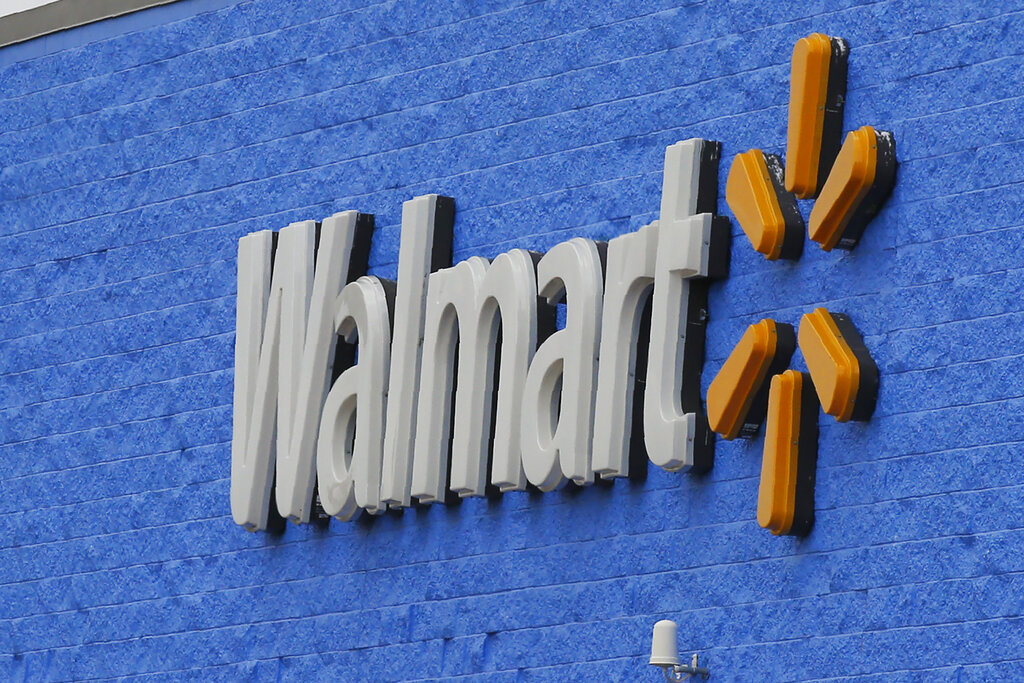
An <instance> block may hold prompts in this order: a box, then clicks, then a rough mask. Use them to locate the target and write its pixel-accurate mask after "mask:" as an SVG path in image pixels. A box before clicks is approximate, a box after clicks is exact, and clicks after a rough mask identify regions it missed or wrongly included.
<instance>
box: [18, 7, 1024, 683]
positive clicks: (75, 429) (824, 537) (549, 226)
mask: <svg viewBox="0 0 1024 683" xmlns="http://www.w3.org/2000/svg"><path fill="white" fill-rule="evenodd" d="M812 31H823V32H826V33H830V34H833V35H840V36H843V37H845V38H846V39H847V40H848V41H849V43H850V46H851V48H852V53H851V59H850V78H849V92H848V103H847V109H846V120H845V128H846V129H847V130H849V129H853V128H856V127H859V126H861V125H865V124H871V125H875V126H878V127H880V128H884V129H888V130H892V131H893V132H894V133H895V135H896V139H897V152H898V157H899V161H900V167H899V174H898V184H897V187H896V190H895V192H894V194H893V196H892V198H891V200H890V201H889V203H888V205H887V206H886V208H885V209H884V210H883V212H882V213H881V214H880V216H879V217H878V218H877V219H876V221H875V222H874V223H873V224H872V225H871V226H870V227H869V229H868V231H867V233H866V234H865V237H864V240H863V242H862V243H861V245H860V246H859V247H858V248H857V250H856V251H855V252H853V253H850V254H840V253H835V254H826V253H824V252H821V251H820V250H818V249H816V248H814V246H813V245H812V244H808V245H807V248H806V250H805V253H804V256H803V258H802V259H801V260H800V261H799V262H797V263H791V264H770V263H768V262H766V261H764V260H763V259H762V258H761V257H760V256H759V255H758V254H756V253H755V252H754V251H753V250H752V249H751V248H750V247H749V245H748V244H747V242H746V241H745V238H743V236H742V233H741V232H740V231H739V229H738V226H736V225H734V226H733V230H734V233H735V239H734V241H733V247H732V254H731V257H732V271H731V273H732V274H731V277H730V278H729V279H728V280H726V281H724V282H722V283H720V284H716V285H715V286H713V287H712V290H711V295H710V299H711V323H710V325H709V328H708V347H707V365H706V367H705V372H704V376H703V382H704V385H705V387H706V386H707V384H708V383H709V382H710V380H711V377H713V375H714V372H715V371H716V370H717V369H718V367H719V366H720V365H721V363H722V362H723V360H724V359H725V357H726V356H727V355H728V352H729V350H730V349H731V347H732V344H733V342H734V341H735V340H736V339H737V338H738V337H739V335H740V334H741V333H742V331H743V329H744V328H745V326H747V325H749V324H750V323H752V322H755V321H756V320H758V319H760V318H762V317H765V316H769V315H770V316H773V317H776V318H777V319H778V320H781V321H785V322H790V323H794V322H796V321H797V320H799V317H800V315H802V314H803V313H804V312H806V311H808V310H809V309H810V308H812V307H815V306H818V305H825V306H828V307H829V308H831V309H833V310H840V311H844V312H847V313H848V314H850V315H851V317H852V318H853V320H854V321H855V323H856V324H857V326H858V327H859V328H860V330H861V332H862V333H863V334H864V337H865V340H866V342H867V344H868V347H869V348H870V350H871V352H872V354H873V355H874V357H875V359H876V361H877V363H878V365H879V368H880V369H881V372H882V386H881V391H880V394H879V401H878V409H877V411H876V413H875V416H874V418H873V419H872V420H871V422H870V423H868V424H837V423H835V422H834V421H832V419H831V418H828V417H826V416H824V415H821V416H820V417H819V423H820V431H821V436H820V443H819V448H820V458H819V466H818V485H817V496H816V508H817V525H816V527H815V529H814V531H813V532H812V534H811V535H810V536H809V537H808V538H806V539H804V540H795V539H790V538H775V537H772V536H771V535H770V534H768V533H766V532H764V531H763V530H761V529H760V528H759V527H758V526H757V523H756V521H755V509H756V498H757V486H758V477H759V471H760V442H759V440H755V441H753V442H749V443H744V442H735V443H725V442H720V443H719V444H718V448H717V456H716V462H715V467H714V469H713V470H712V472H711V473H710V474H709V475H707V476H704V477H697V478H695V477H689V476H686V475H681V474H670V473H666V472H663V471H660V470H657V469H656V468H654V467H652V468H651V469H650V473H649V476H648V478H647V480H646V481H645V482H643V483H629V482H623V481H619V482H616V483H615V484H614V486H611V487H598V488H589V489H586V490H582V491H581V490H576V489H565V490H561V491H557V492H553V493H550V494H544V495H540V494H526V493H513V494H508V495H506V496H505V497H504V498H502V499H500V500H493V501H488V500H466V501H464V502H463V503H462V504H461V505H459V506H456V507H451V508H442V507H436V506H435V507H433V508H430V509H416V510H410V511H407V512H405V513H404V514H402V515H386V516H384V517H381V518H377V519H361V520H359V521H356V522H354V523H350V524H341V523H337V522H332V524H331V525H330V526H329V527H328V528H326V529H324V528H315V527H301V528H300V527H294V526H290V527H289V528H288V529H287V530H286V532H285V533H284V534H283V535H280V536H275V535H269V534H249V533H246V532H245V531H243V530H242V529H241V528H239V527H237V526H235V525H234V524H233V523H232V521H231V517H230V514H229V511H228V485H229V482H228V474H229V469H230V447H229V441H230V436H231V434H230V432H231V405H230V403H231V392H232V388H231V387H232V363H233V355H232V354H233V351H232V349H233V342H234V304H235V300H234V292H235V282H234V278H235V248H236V242H237V239H238V237H240V236H241V235H243V234H246V233H248V232H251V231H253V230H258V229H267V228H273V229H276V228H280V227H283V226H284V225H286V224H288V223H289V222H291V221H294V220H299V219H319V218H322V217H324V216H327V215H329V214H331V213H333V212H335V211H339V210H345V209H358V210H360V211H364V212H370V213H374V214H376V216H377V232H376V234H375V235H374V243H373V249H372V254H371V261H372V263H371V266H372V271H373V272H374V273H376V274H379V275H383V276H388V277H394V275H395V271H396V260H397V254H398V243H397V239H398V225H397V223H398V220H399V216H400V210H401V203H402V201H404V200H406V199H409V198H411V197H413V196H415V195H417V194H422V193H427V192H438V193H442V194H448V195H451V196H453V197H455V199H456V203H457V215H456V224H455V231H456V236H455V245H454V248H455V257H456V258H457V259H463V258H466V257H468V256H471V255H476V254H479V255H483V256H488V257H492V256H495V255H497V254H498V253H501V252H502V251H505V250H507V249H509V248H512V247H526V248H532V249H537V250H545V249H547V248H549V247H551V246H552V245H554V244H556V243H558V242H560V241H563V240H565V239H568V238H570V237H575V236H587V237H592V238H595V239H607V238H610V237H614V236H615V235H618V234H621V233H623V232H625V231H628V230H633V229H636V228H637V227H639V226H641V225H643V224H645V223H647V222H649V221H650V220H652V219H653V218H655V217H656V214H657V209H658V203H659V197H660V182H661V176H660V173H661V163H662V156H663V153H664V148H665V146H666V145H669V144H671V143H673V142H675V141H676V140H680V139H685V138H689V137H694V136H700V137H705V138H711V139H716V140H720V141H722V144H723V155H724V157H725V159H726V161H725V162H724V163H723V169H722V173H721V176H720V186H721V187H722V189H723V191H724V180H725V169H726V168H727V163H728V159H730V158H731V157H732V155H734V154H736V153H737V152H740V151H743V150H745V149H748V148H750V147H761V148H763V149H765V150H767V151H771V152H774V153H784V151H785V150H784V148H785V133H786V120H785V119H786V104H787V99H788V76H789V73H788V60H789V54H790V51H791V49H792V45H793V43H794V41H795V40H797V39H798V38H800V37H802V36H803V35H806V34H807V33H809V32H812ZM1021 36H1024V2H1011V1H1005V2H998V3H995V2H990V3H960V4H959V6H958V5H957V4H955V3H932V2H926V1H924V0H921V1H919V2H904V1H902V0H881V1H878V2H859V1H857V0H847V1H845V2H827V3H826V2H787V3H772V2H763V0H740V1H737V2H724V1H720V0H709V1H706V2H699V1H698V2H670V1H668V0H650V1H646V0H645V1H642V2H629V3H626V2H614V3H608V2H586V3H579V2H570V1H564V2H525V1H516V0H508V1H507V2H505V1H499V0H491V1H489V2H470V1H469V0H464V1H461V2H433V1H432V2H429V3H418V2H417V3H413V2H408V3H405V2H403V3H396V2H385V3H377V2H372V0H350V1H347V2H326V1H323V2H321V1H317V2H313V1H307V0H302V1H300V0H290V1H284V0H247V1H245V2H239V3H232V2H230V1H228V0H184V1H183V2H180V3H176V4H174V5H170V6H167V7H165V8H160V9H157V10H151V11H148V12H143V13H140V14H137V15H133V16H130V17H124V18H121V19H116V20H112V21H107V22H103V23H101V24H97V25H93V26H89V27H85V28H82V29H76V30H73V31H69V32H66V33H63V34H59V35H56V36H51V37H49V38H47V39H45V41H36V42H35V43H29V44H26V45H21V46H15V47H11V48H6V49H4V50H2V51H0V124H2V125H0V169H2V170H0V374H2V380H0V679H3V680H12V681H21V680H29V681H43V680H45V681H69V680H81V679H88V680H106V679H122V678H129V679H132V680H152V681H178V680H180V681H185V680H197V679H199V680H207V681H215V680H225V681H237V680H253V681H277V680H332V681H338V680H340V681H368V682H369V681H373V682H376V681H389V680H399V679H402V680H416V681H425V680H450V679H454V680H458V681H463V682H465V683H469V682H470V681H488V682H491V681H496V682H499V683H505V682H508V683H527V682H534V681H570V680H597V681H634V680H657V679H659V677H660V674H658V672H656V671H654V670H652V669H650V668H649V667H647V665H646V663H645V662H646V652H647V648H648V646H649V637H650V629H651V626H652V625H653V623H654V622H655V621H656V620H658V619H661V618H671V619H674V620H676V621H678V622H679V624H680V641H681V646H682V647H683V648H684V649H687V650H699V651H700V652H701V653H702V655H703V657H704V658H706V660H707V661H708V663H709V665H710V666H711V667H712V670H713V672H714V676H715V680H733V681H783V680H822V681H825V680H827V681H857V682H859V683H867V682H869V681H870V682H879V683H880V682H882V681H885V682H886V683H893V682H898V683H903V682H907V683H909V682H917V681H935V680H955V681H961V682H964V683H966V682H968V681H1019V680H1024V618H1022V612H1024V466H1022V463H1024V418H1022V417H1021V415H1022V414H1024V390H1022V389H1021V386H1022V379H1024V369H1022V368H1024V364H1022V363H1021V360H1022V358H1024V336H1022V335H1021V333H1020V330H1021V329H1022V327H1024V299H1022V297H1021V292H1022V291H1024V255H1022V248H1024V230H1022V227H1024V203H1022V202H1021V192H1022V187H1024V123H1022V121H1024V116H1022V114H1024V98H1022V96H1021V92H1020V75H1021V73H1022V72H1024V38H1022V37H1021ZM801 206H802V209H803V210H804V213H805V215H807V212H809V210H810V206H811V205H810V203H809V202H803V203H802V204H801ZM719 209H720V211H721V212H722V213H723V214H727V213H728V212H727V210H726V208H725V204H724V201H721V202H720V203H719ZM795 364H796V365H797V366H800V365H802V361H801V360H800V358H799V355H798V356H797V358H796V360H795Z"/></svg>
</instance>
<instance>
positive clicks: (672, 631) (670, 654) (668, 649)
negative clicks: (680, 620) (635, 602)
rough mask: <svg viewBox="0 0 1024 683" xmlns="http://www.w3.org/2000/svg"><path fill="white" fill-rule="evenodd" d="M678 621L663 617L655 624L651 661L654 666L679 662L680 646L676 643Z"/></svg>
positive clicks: (672, 664)
mask: <svg viewBox="0 0 1024 683" xmlns="http://www.w3.org/2000/svg"><path fill="white" fill-rule="evenodd" d="M677 629H678V627H677V626H676V622H674V621H670V620H668V619H662V620H661V621H659V622H658V623H656V624H655V625H654V635H653V636H652V638H651V661H650V663H651V664H652V665H654V666H675V665H676V664H679V648H678V647H677V645H676V631H677Z"/></svg>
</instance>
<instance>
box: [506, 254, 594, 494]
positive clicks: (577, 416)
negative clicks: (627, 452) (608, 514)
mask: <svg viewBox="0 0 1024 683" xmlns="http://www.w3.org/2000/svg"><path fill="white" fill-rule="evenodd" d="M601 270H602V269H601V257H600V255H599V253H598V249H597V245H596V244H594V242H592V241H590V240H586V239H582V238H576V239H573V240H569V241H568V242H563V243H561V244H559V245H556V246H555V247H554V248H553V249H551V251H549V252H548V253H547V254H545V255H544V257H543V258H542V259H541V260H540V263H539V264H538V265H537V289H538V292H539V293H540V295H541V296H543V297H546V298H547V299H548V301H549V302H551V303H556V302H557V301H559V300H560V299H561V298H562V296H563V295H564V297H565V302H566V321H565V329H562V330H559V331H558V332H555V333H554V334H553V335H551V336H550V337H548V338H547V339H546V340H545V341H544V343H543V344H541V346H540V348H539V349H537V353H536V355H534V357H533V362H532V363H531V364H530V371H529V373H528V374H527V376H526V387H525V388H524V392H523V413H522V423H521V431H520V437H521V438H522V448H523V469H524V470H525V472H526V476H527V478H528V479H529V481H530V483H532V484H534V485H536V486H537V487H538V488H540V489H541V490H544V491H550V490H552V489H554V488H555V487H557V486H558V485H559V483H561V481H562V476H563V474H564V475H565V476H566V477H569V478H571V479H572V480H573V481H575V482H576V483H578V484H587V483H590V482H592V481H593V478H594V475H593V472H592V470H591V468H590V436H591V432H592V431H593V420H594V387H595V385H596V383H597V350H598V335H599V333H600V328H601V294H602V292H601V288H602V273H601Z"/></svg>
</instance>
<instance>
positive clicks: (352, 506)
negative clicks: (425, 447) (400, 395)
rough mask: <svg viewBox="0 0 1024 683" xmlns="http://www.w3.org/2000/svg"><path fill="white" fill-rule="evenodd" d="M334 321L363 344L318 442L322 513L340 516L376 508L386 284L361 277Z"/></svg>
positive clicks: (340, 302) (335, 390)
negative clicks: (363, 509)
mask: <svg viewBox="0 0 1024 683" xmlns="http://www.w3.org/2000/svg"><path fill="white" fill-rule="evenodd" d="M335 310H336V313H335V317H334V324H335V328H336V329H337V333H338V334H340V335H341V336H343V337H344V338H345V340H346V341H347V342H348V343H350V344H353V343H356V341H357V340H358V343H359V362H358V363H357V364H356V365H354V366H353V367H350V368H348V369H347V370H345V372H343V373H342V374H341V376H340V377H339V378H338V379H337V381H336V382H335V383H334V386H332V387H331V390H330V392H329V393H328V394H327V402H326V403H325V404H324V409H323V419H322V420H321V422H320V430H319V441H318V443H317V461H316V462H317V475H318V477H319V484H318V488H319V492H320V502H321V504H322V505H323V507H324V511H325V512H326V513H327V514H329V515H331V516H333V517H337V518H338V519H341V520H347V519H351V518H352V516H353V515H354V514H355V513H356V511H357V510H358V509H359V508H365V509H367V510H369V511H370V512H377V511H379V510H380V509H381V508H382V505H381V503H380V468H381V457H382V453H383V448H384V415H385V410H386V404H387V386H388V367H389V364H390V356H391V332H390V329H389V324H388V304H387V296H386V294H385V288H384V286H383V285H382V283H381V281H380V280H378V279H377V278H375V277H365V276H364V277H361V278H359V279H358V280H356V281H355V282H353V283H351V284H349V285H347V286H346V287H345V289H343V290H342V292H341V294H340V295H338V298H337V303H336V305H335Z"/></svg>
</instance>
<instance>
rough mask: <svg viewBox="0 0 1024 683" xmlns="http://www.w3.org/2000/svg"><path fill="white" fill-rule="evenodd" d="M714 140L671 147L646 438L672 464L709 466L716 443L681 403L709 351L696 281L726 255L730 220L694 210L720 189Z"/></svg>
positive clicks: (694, 391) (700, 418)
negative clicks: (711, 190) (715, 180)
mask: <svg viewBox="0 0 1024 683" xmlns="http://www.w3.org/2000/svg"><path fill="white" fill-rule="evenodd" d="M708 145H714V143H710V142H706V141H704V140H687V141H685V142H679V143H676V144H675V145H672V146H671V147H669V148H668V149H667V150H666V152H665V177H664V186H663V190H662V199H661V219H660V220H659V225H658V255H657V263H656V266H655V276H654V295H653V302H652V309H651V342H650V352H649V355H648V363H647V388H646V391H645V394H644V440H645V443H646V445H647V453H648V456H649V457H650V459H651V461H652V462H653V463H654V464H656V465H660V466H661V467H664V468H666V469H669V470H682V469H694V470H705V469H707V468H709V467H710V466H711V457H712V450H711V449H712V447H713V444H714V441H713V439H712V438H711V435H710V433H709V430H708V428H707V424H706V423H707V419H706V417H705V416H704V415H703V414H698V413H696V412H694V411H695V408H696V407H697V406H695V405H691V406H690V410H684V405H683V394H684V393H687V394H689V395H691V396H693V397H695V398H694V399H691V400H690V401H689V402H690V403H699V390H700V386H699V385H700V368H701V365H702V364H703V353H704V338H703V335H704V315H705V310H704V307H705V306H706V301H701V296H704V297H705V298H706V288H705V289H703V290H699V291H698V292H696V293H695V292H691V281H692V280H693V279H694V278H706V277H708V276H709V275H711V274H712V273H711V271H712V267H711V263H712V253H713V251H718V252H719V254H718V255H717V256H716V258H715V259H714V260H716V261H718V260H721V254H720V251H721V245H722V244H723V240H724V239H726V238H725V237H724V235H727V234H728V228H727V227H725V226H723V225H722V224H721V221H723V220H725V219H713V217H712V216H711V214H709V213H703V214H701V215H698V216H695V215H694V213H695V212H696V211H697V209H698V207H707V205H708V204H709V203H711V204H713V202H709V200H708V199H707V194H708V191H709V190H708V189H707V188H708V187H709V186H710V187H712V188H713V187H714V183H713V182H710V183H709V182H708V179H709V177H710V175H711V172H712V170H714V171H717V149H715V150H714V151H715V154H709V151H710V150H709V148H708ZM716 221H717V223H716ZM713 227H714V228H715V229H714V230H713ZM723 228H724V231H725V232H724V235H723ZM713 233H715V240H714V241H715V245H714V248H713V246H712V234H713ZM726 248H727V245H726ZM726 253H727V252H726ZM721 267H722V266H719V265H717V264H716V265H715V268H721ZM701 284H702V286H705V285H703V283H701ZM705 287H706V286H705ZM694 294H697V296H696V297H695V296H693V295H694ZM688 328H692V329H690V330H688Z"/></svg>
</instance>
